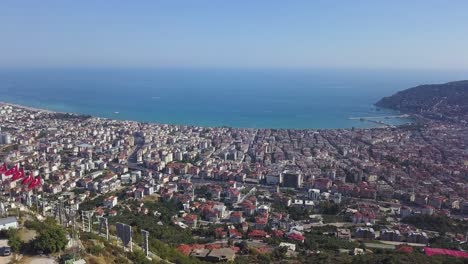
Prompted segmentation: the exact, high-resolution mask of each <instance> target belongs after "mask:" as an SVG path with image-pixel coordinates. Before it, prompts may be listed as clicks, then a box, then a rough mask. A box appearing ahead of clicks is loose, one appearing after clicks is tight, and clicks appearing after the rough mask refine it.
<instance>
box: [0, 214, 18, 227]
mask: <svg viewBox="0 0 468 264" xmlns="http://www.w3.org/2000/svg"><path fill="white" fill-rule="evenodd" d="M10 228H18V221H17V220H16V217H14V216H11V217H6V218H0V230H7V229H10Z"/></svg>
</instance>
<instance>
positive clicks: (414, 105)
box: [375, 80, 468, 123]
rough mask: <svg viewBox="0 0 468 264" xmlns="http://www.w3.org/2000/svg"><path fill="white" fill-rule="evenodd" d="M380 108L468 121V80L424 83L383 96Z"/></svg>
mask: <svg viewBox="0 0 468 264" xmlns="http://www.w3.org/2000/svg"><path fill="white" fill-rule="evenodd" d="M375 105H376V106H378V107H383V108H389V109H394V110H398V111H401V112H403V113H409V114H417V115H420V116H423V117H426V118H430V119H437V120H445V121H453V122H463V123H467V122H468V80H465V81H456V82H449V83H444V84H425V85H419V86H416V87H413V88H409V89H406V90H403V91H400V92H398V93H396V94H394V95H392V96H389V97H384V98H382V99H380V101H378V102H377V103H376V104H375Z"/></svg>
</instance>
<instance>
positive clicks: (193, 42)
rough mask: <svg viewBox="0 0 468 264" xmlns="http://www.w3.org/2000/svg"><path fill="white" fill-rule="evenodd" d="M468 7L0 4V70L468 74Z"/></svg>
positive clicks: (120, 0)
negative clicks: (427, 71)
mask: <svg viewBox="0 0 468 264" xmlns="http://www.w3.org/2000/svg"><path fill="white" fill-rule="evenodd" d="M467 11H468V1H466V0H459V1H457V0H450V1H444V0H440V1H433V0H401V1H400V0H391V1H390V0H389V1H380V0H369V1H359V0H350V1H348V0H341V1H333V0H324V1H319V0H303V1H299V0H298V1H295V0H277V1H276V0H231V1H227V0H226V1H223V0H166V1H158V0H148V1H143V0H140V1H138V0H135V1H133V0H132V1H124V0H98V1H96V0H92V1H91V0H89V1H88V0H78V1H77V0H74V1H68V0H56V1H52V0H30V1H26V0H1V1H0V67H3V68H4V67H63V66H66V67H109V66H112V67H234V68H244V67H245V68H251V67H277V68H282V67H285V68H304V67H314V68H317V67H318V68H320V67H326V68H330V67H331V68H334V67H338V68H371V67H372V68H373V67H378V68H417V69H425V68H433V69H468V13H467Z"/></svg>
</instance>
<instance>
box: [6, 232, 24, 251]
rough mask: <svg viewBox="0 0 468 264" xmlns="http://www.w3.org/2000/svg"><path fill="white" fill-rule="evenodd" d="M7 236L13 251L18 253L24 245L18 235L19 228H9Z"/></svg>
mask: <svg viewBox="0 0 468 264" xmlns="http://www.w3.org/2000/svg"><path fill="white" fill-rule="evenodd" d="M7 237H8V245H9V246H10V247H11V249H12V250H13V252H16V253H18V252H19V251H20V249H21V247H22V245H23V242H21V239H20V237H19V235H18V230H17V229H9V230H8V231H7Z"/></svg>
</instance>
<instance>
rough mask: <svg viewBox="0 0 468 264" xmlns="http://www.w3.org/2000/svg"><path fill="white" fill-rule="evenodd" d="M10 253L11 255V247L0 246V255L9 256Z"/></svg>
mask: <svg viewBox="0 0 468 264" xmlns="http://www.w3.org/2000/svg"><path fill="white" fill-rule="evenodd" d="M10 255H11V248H10V247H2V248H0V256H10Z"/></svg>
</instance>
